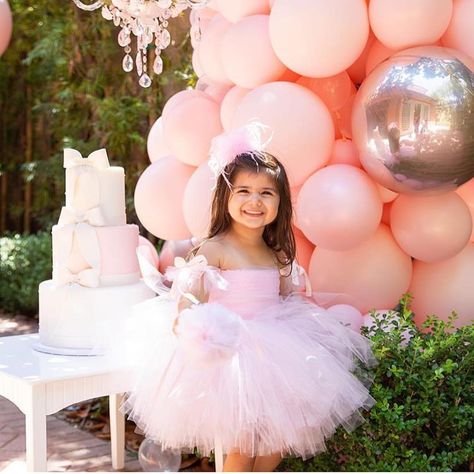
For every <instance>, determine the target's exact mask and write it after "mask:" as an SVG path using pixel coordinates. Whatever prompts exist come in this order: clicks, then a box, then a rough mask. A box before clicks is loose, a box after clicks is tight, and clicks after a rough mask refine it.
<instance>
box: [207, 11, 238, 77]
mask: <svg viewBox="0 0 474 474" xmlns="http://www.w3.org/2000/svg"><path fill="white" fill-rule="evenodd" d="M230 25H231V23H229V22H228V21H227V20H226V19H225V18H224V17H223V16H222V15H216V16H215V17H214V18H213V19H212V20H211V21H210V23H209V25H208V27H207V28H206V30H205V31H204V32H203V34H202V38H201V42H200V44H199V60H200V64H201V67H202V70H203V72H204V74H205V75H206V76H208V77H209V78H210V79H212V80H213V81H214V82H219V83H221V84H229V85H231V84H232V82H231V81H230V79H229V78H228V77H227V75H226V73H225V70H224V66H223V65H222V61H221V54H220V49H221V45H222V40H223V38H224V35H225V34H226V33H227V30H228V29H229V27H230Z"/></svg>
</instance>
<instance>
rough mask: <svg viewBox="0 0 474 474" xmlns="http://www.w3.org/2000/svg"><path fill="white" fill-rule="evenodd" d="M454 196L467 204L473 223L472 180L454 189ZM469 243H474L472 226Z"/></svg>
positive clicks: (473, 188) (473, 184) (473, 199)
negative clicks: (457, 196) (459, 197)
mask: <svg viewBox="0 0 474 474" xmlns="http://www.w3.org/2000/svg"><path fill="white" fill-rule="evenodd" d="M455 192H456V194H458V195H459V196H461V198H462V200H463V201H464V202H465V203H466V204H467V207H468V208H469V211H470V213H471V218H472V222H473V223H474V179H471V180H470V181H468V182H467V183H466V184H463V185H462V186H460V187H459V188H457V189H456V191H455ZM470 240H471V242H474V225H473V228H472V232H471V238H470Z"/></svg>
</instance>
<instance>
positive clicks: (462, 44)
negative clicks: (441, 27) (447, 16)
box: [441, 0, 474, 59]
mask: <svg viewBox="0 0 474 474" xmlns="http://www.w3.org/2000/svg"><path fill="white" fill-rule="evenodd" d="M473 22H474V2H472V0H453V15H452V17H451V22H450V23H449V26H448V29H447V30H446V32H445V33H444V36H443V37H442V38H441V43H442V44H443V46H447V47H448V48H453V49H457V50H458V51H462V52H463V53H466V54H467V55H468V56H470V57H471V58H473V59H474V35H473V34H472V25H473Z"/></svg>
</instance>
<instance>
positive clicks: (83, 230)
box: [52, 223, 140, 287]
mask: <svg viewBox="0 0 474 474" xmlns="http://www.w3.org/2000/svg"><path fill="white" fill-rule="evenodd" d="M52 236H53V281H54V282H55V283H56V284H57V285H64V284H68V283H79V284H80V285H82V286H88V287H97V286H118V285H129V284H132V283H136V282H137V281H138V280H139V279H140V267H139V265H138V259H137V255H136V249H137V247H138V226H136V225H135V224H128V225H121V226H111V227H94V226H91V225H89V224H85V223H81V224H70V225H66V226H59V225H56V226H53V229H52Z"/></svg>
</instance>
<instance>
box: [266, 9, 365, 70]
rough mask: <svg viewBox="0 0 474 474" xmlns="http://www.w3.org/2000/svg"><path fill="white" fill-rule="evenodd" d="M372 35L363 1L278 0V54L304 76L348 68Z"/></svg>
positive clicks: (274, 23) (273, 33) (273, 28)
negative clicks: (370, 34)
mask: <svg viewBox="0 0 474 474" xmlns="http://www.w3.org/2000/svg"><path fill="white" fill-rule="evenodd" d="M368 35H369V21H368V15H367V6H366V4H365V2H363V1H360V0H355V1H354V0H331V1H327V0H276V1H275V3H274V5H273V7H272V10H271V13H270V39H271V41H272V45H273V49H274V50H275V53H276V54H277V56H278V57H279V58H280V60H281V61H282V63H283V64H285V65H286V66H287V67H288V68H290V69H291V70H293V71H295V72H297V73H299V74H301V75H302V76H308V77H328V76H334V75H336V74H338V73H340V72H342V71H344V70H345V69H346V68H348V67H349V66H350V65H351V64H352V63H353V62H354V61H355V60H356V59H357V58H358V57H359V55H360V54H361V53H362V51H363V49H364V46H365V44H366V42H367V38H368Z"/></svg>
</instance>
